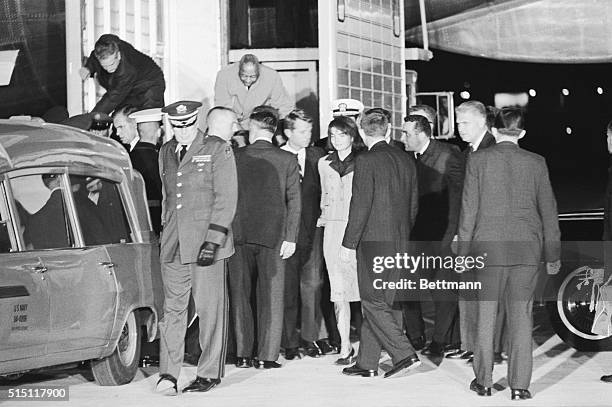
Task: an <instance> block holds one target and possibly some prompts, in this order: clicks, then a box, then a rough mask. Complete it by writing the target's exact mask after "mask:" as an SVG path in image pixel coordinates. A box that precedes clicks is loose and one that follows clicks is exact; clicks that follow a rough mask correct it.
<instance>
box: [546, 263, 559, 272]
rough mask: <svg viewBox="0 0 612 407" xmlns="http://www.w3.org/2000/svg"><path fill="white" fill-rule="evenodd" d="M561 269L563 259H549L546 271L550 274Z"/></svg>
mask: <svg viewBox="0 0 612 407" xmlns="http://www.w3.org/2000/svg"><path fill="white" fill-rule="evenodd" d="M559 270H561V260H557V261H549V262H548V263H546V272H547V273H548V274H550V275H555V274H557V273H558V272H559Z"/></svg>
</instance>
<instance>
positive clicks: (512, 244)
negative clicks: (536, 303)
mask: <svg viewBox="0 0 612 407" xmlns="http://www.w3.org/2000/svg"><path fill="white" fill-rule="evenodd" d="M522 123H523V119H522V114H521V111H520V109H519V108H504V109H502V110H501V112H500V113H499V114H498V117H497V119H496V123H495V124H496V126H495V127H494V128H493V131H494V132H495V133H496V136H497V137H496V138H497V140H498V144H497V145H495V146H492V147H490V148H488V149H485V150H482V151H478V152H477V153H475V154H473V155H472V156H471V157H470V159H469V161H468V164H467V172H466V175H465V184H464V189H463V197H462V205H461V217H460V222H459V254H460V255H467V254H471V255H473V256H482V255H483V254H484V253H487V257H486V262H485V267H484V268H482V269H479V270H478V273H477V279H478V282H481V283H482V289H480V290H479V292H478V295H477V297H478V298H477V299H478V301H477V302H476V303H475V304H476V306H477V314H476V315H477V330H476V346H475V348H474V373H475V375H476V378H475V379H474V380H473V381H472V383H471V384H470V389H471V390H473V391H475V392H476V393H477V394H479V395H490V394H491V387H492V385H493V377H492V376H493V342H494V340H493V339H494V330H495V324H496V318H497V312H498V302H499V301H504V302H505V305H506V318H507V320H506V322H507V324H508V337H509V349H508V354H509V358H508V383H509V385H510V387H511V389H512V393H511V395H512V399H513V400H514V399H527V398H531V395H530V393H529V391H528V390H527V389H528V387H529V383H530V381H531V371H532V336H531V331H532V325H533V320H532V318H533V317H532V305H533V297H534V292H535V287H536V283H537V270H538V266H539V265H540V259H541V256H542V252H543V253H544V259H545V261H546V262H547V265H546V266H547V270H548V272H549V273H550V274H555V273H556V272H558V270H559V268H560V260H559V258H560V251H561V248H560V237H561V233H560V231H559V222H558V218H557V205H556V201H555V197H554V194H553V191H552V187H551V184H550V179H549V177H548V169H547V167H546V161H545V160H544V158H543V157H541V156H539V155H537V154H534V153H531V152H528V151H526V150H523V149H521V148H520V147H519V146H518V139H519V138H521V137H522V136H523V135H524V134H525V131H524V130H523V124H522Z"/></svg>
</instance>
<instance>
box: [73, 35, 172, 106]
mask: <svg viewBox="0 0 612 407" xmlns="http://www.w3.org/2000/svg"><path fill="white" fill-rule="evenodd" d="M80 75H81V78H82V79H83V80H86V79H87V78H89V77H90V76H91V77H95V78H96V79H97V81H98V83H99V84H100V86H102V87H103V88H104V89H106V93H105V94H104V96H102V98H101V99H100V101H99V102H98V103H97V104H96V106H94V108H93V109H92V111H94V112H102V113H106V114H110V113H111V112H112V111H113V110H117V109H119V108H121V107H123V106H127V105H129V106H133V107H135V108H137V109H149V108H154V107H163V106H164V90H165V89H166V82H165V81H164V74H163V73H162V70H161V69H160V68H159V66H157V64H156V63H155V61H153V60H152V59H151V58H150V57H148V56H147V55H145V54H143V53H142V52H140V51H137V50H136V49H135V48H134V47H133V46H132V45H131V44H129V43H128V42H125V41H123V40H121V39H119V37H117V36H116V35H113V34H104V35H102V36H101V37H100V38H99V39H98V41H96V45H95V48H94V50H93V51H92V52H91V55H90V56H89V58H87V62H86V63H85V66H84V67H83V68H81V70H80Z"/></svg>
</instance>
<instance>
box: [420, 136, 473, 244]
mask: <svg viewBox="0 0 612 407" xmlns="http://www.w3.org/2000/svg"><path fill="white" fill-rule="evenodd" d="M411 156H412V157H414V155H413V154H411ZM464 165H465V164H464V156H463V155H462V154H461V153H460V151H459V148H458V147H457V146H454V145H452V144H446V143H443V142H440V141H438V140H435V139H431V140H430V143H429V146H427V149H426V150H425V151H424V152H423V155H422V156H421V157H420V158H419V159H418V160H416V169H417V178H418V182H419V212H418V213H417V217H416V222H415V224H414V228H413V229H412V240H417V241H426V242H431V241H441V249H442V250H444V251H447V250H449V249H450V243H451V241H452V240H453V237H454V236H455V234H456V233H457V225H458V223H459V209H460V207H461V190H462V188H463V171H464Z"/></svg>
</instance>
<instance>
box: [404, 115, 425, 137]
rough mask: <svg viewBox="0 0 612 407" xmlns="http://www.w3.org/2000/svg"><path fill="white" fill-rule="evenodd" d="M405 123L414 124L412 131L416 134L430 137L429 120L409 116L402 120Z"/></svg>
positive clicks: (422, 117)
mask: <svg viewBox="0 0 612 407" xmlns="http://www.w3.org/2000/svg"><path fill="white" fill-rule="evenodd" d="M404 121H405V122H406V123H414V131H415V132H416V133H417V134H418V133H425V135H426V136H427V137H431V126H430V125H429V120H427V118H426V117H425V116H421V115H420V114H409V115H408V116H406V118H405V119H404Z"/></svg>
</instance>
